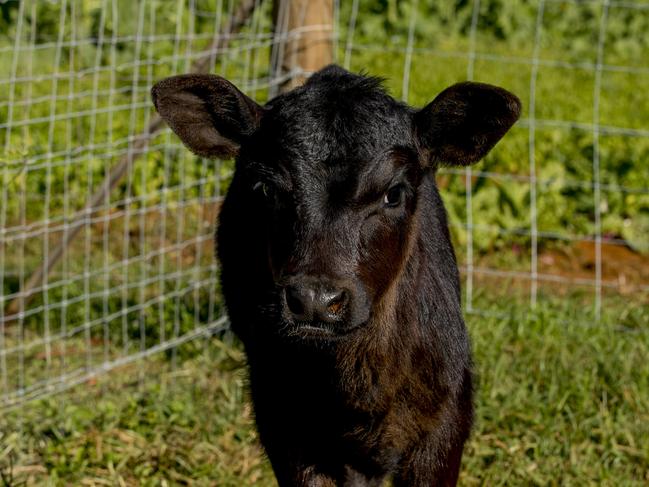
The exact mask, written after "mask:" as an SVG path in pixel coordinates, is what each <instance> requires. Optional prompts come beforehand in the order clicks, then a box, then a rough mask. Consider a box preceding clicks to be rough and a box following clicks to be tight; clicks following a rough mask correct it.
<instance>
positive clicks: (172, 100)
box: [151, 74, 264, 157]
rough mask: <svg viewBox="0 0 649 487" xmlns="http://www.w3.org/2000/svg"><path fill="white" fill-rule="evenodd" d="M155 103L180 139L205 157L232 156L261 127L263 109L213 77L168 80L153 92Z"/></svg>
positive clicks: (226, 81)
mask: <svg viewBox="0 0 649 487" xmlns="http://www.w3.org/2000/svg"><path fill="white" fill-rule="evenodd" d="M151 96H152V98H153V104H154V105H155V107H156V110H158V113H159V114H160V116H161V117H162V119H163V120H164V121H165V122H167V124H168V125H169V127H171V130H173V131H174V132H175V133H176V135H178V137H180V140H182V141H183V143H184V144H185V145H186V146H187V147H188V148H189V149H190V150H191V151H192V152H194V153H196V154H198V155H199V156H203V157H230V156H235V155H237V154H238V152H239V147H240V145H241V142H242V141H243V139H244V138H245V137H246V136H248V135H250V134H252V133H253V132H254V131H255V130H256V129H257V128H258V127H259V121H260V120H261V116H262V113H263V110H264V109H263V108H262V107H261V106H260V105H258V104H257V103H255V102H254V101H253V100H252V99H250V98H249V97H247V96H246V95H244V94H243V93H242V92H241V91H239V89H237V87H236V86H234V85H233V84H232V83H230V82H229V81H228V80H226V79H224V78H221V77H220V76H215V75H212V74H184V75H180V76H172V77H171V78H166V79H164V80H162V81H160V82H159V83H156V85H155V86H154V87H153V88H152V90H151Z"/></svg>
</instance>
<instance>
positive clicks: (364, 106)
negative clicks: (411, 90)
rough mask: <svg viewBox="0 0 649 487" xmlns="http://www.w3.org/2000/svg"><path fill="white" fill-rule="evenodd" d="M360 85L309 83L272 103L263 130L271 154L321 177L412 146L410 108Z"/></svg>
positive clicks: (370, 86)
mask: <svg viewBox="0 0 649 487" xmlns="http://www.w3.org/2000/svg"><path fill="white" fill-rule="evenodd" d="M356 80H360V81H357V83H356V84H353V83H352V84H351V86H350V83H349V80H347V83H345V82H342V81H341V82H340V83H331V82H329V83H322V82H320V83H318V82H316V83H310V84H307V85H306V86H305V87H303V88H301V89H299V90H296V91H294V92H291V93H289V94H287V95H286V96H281V97H279V98H277V99H276V100H274V101H273V102H271V104H270V106H269V111H268V113H267V116H266V117H264V120H263V121H262V126H261V132H263V133H265V137H264V139H265V143H266V144H268V145H270V147H267V150H268V151H269V152H268V153H269V154H272V155H273V156H275V157H277V158H278V159H279V160H280V161H281V162H282V163H283V164H285V165H288V166H290V168H291V169H293V170H294V171H298V172H301V171H306V172H311V171H310V170H315V173H316V174H321V175H322V174H323V171H322V169H323V168H325V167H331V168H334V167H336V168H337V171H335V172H340V169H341V168H342V169H347V170H349V171H352V172H353V171H354V169H360V168H361V167H360V166H363V165H365V164H368V163H371V162H372V160H373V159H375V158H376V156H377V155H378V154H380V153H382V152H385V151H387V150H389V149H390V148H392V147H395V146H411V145H413V144H412V131H411V123H412V122H411V121H412V118H411V112H410V109H409V108H408V107H407V106H405V105H403V104H401V103H399V102H397V101H395V100H394V99H393V98H391V97H390V96H388V95H387V94H386V93H385V92H384V91H383V90H382V89H381V88H380V87H379V86H378V84H377V83H376V82H374V83H373V84H370V83H365V84H363V83H362V81H363V80H366V79H365V78H362V77H357V78H356ZM266 144H264V145H266ZM326 172H328V171H326Z"/></svg>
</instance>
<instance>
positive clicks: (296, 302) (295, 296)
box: [286, 287, 304, 317]
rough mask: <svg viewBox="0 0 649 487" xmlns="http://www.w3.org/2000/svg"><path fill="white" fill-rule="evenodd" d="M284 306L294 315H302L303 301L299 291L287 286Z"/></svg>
mask: <svg viewBox="0 0 649 487" xmlns="http://www.w3.org/2000/svg"><path fill="white" fill-rule="evenodd" d="M286 306H288V309H289V311H290V312H291V313H293V315H294V316H298V317H299V316H303V315H304V303H303V302H302V296H301V294H300V292H299V291H298V290H297V289H296V288H294V287H289V288H287V289H286Z"/></svg>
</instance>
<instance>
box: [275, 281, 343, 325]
mask: <svg viewBox="0 0 649 487" xmlns="http://www.w3.org/2000/svg"><path fill="white" fill-rule="evenodd" d="M284 289H285V293H286V307H287V311H288V314H289V315H290V316H291V317H292V318H293V319H294V320H295V321H321V322H326V323H335V322H339V321H341V320H342V319H343V315H344V311H345V307H346V306H347V304H348V301H349V295H348V293H347V291H346V290H344V289H335V288H329V287H325V286H321V285H317V284H307V283H301V284H300V283H296V284H293V285H290V286H286V287H285V288H284Z"/></svg>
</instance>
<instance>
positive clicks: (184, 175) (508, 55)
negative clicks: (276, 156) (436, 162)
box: [0, 0, 649, 409]
mask: <svg viewBox="0 0 649 487" xmlns="http://www.w3.org/2000/svg"><path fill="white" fill-rule="evenodd" d="M280 4H281V2H280ZM375 4H376V2H371V1H360V0H352V1H348V2H334V16H333V17H334V19H335V21H334V25H333V26H332V27H331V30H332V32H333V35H332V42H333V44H334V49H333V53H334V60H335V61H337V62H338V63H340V64H342V65H344V66H345V67H347V68H349V69H352V70H354V71H360V70H367V71H369V72H370V73H372V74H377V75H381V76H385V77H386V78H387V81H386V85H387V86H388V88H389V89H390V91H391V93H392V94H393V95H394V96H395V97H400V98H402V99H403V100H405V101H408V102H409V103H411V104H414V105H419V106H422V105H423V104H425V103H426V102H428V101H430V99H431V98H432V97H433V96H434V95H435V94H436V93H437V92H439V91H440V90H441V89H443V88H444V87H446V86H448V85H449V84H451V83H453V82H456V81H460V80H464V79H473V80H479V81H485V82H491V83H495V84H500V85H502V86H504V87H506V88H508V89H510V90H512V91H513V92H515V93H517V94H518V95H519V96H520V97H521V98H522V99H523V103H524V107H525V109H524V110H525V111H524V115H523V119H522V120H521V122H520V123H519V124H518V125H517V126H516V127H515V128H514V129H513V131H512V133H511V134H510V135H509V136H508V137H507V138H506V139H505V140H504V141H503V142H502V143H501V144H500V145H499V146H498V147H497V148H496V149H495V150H494V151H493V153H492V154H491V155H490V156H489V157H488V158H487V159H486V161H485V162H484V163H482V164H481V165H479V166H476V167H474V168H467V169H462V170H455V169H444V170H442V171H441V172H440V175H439V178H438V180H439V186H440V188H442V192H443V195H444V197H445V199H446V201H447V206H448V210H449V213H450V217H451V225H452V230H453V236H454V240H455V242H456V245H457V247H456V248H457V252H458V258H459V260H460V263H461V267H462V271H463V275H464V289H465V301H464V302H465V306H466V310H467V311H468V312H473V313H490V312H492V311H493V308H494V307H493V306H492V305H493V304H494V303H498V302H500V301H502V300H503V299H506V298H507V297H510V296H512V295H514V294H516V295H523V296H524V298H525V299H527V300H529V307H530V309H534V308H535V307H538V306H539V304H540V303H542V305H543V306H554V305H556V306H560V305H561V302H562V301H561V297H562V296H565V295H566V294H567V293H570V294H571V295H575V294H577V295H579V296H580V299H581V301H580V302H583V307H582V308H581V309H576V310H569V312H568V313H566V316H567V317H568V318H567V322H568V323H569V324H578V325H597V326H604V325H607V326H608V325H613V326H623V327H625V328H628V329H635V330H644V329H646V326H645V325H646V322H645V321H644V320H645V319H646V316H647V313H646V312H647V303H648V302H649V299H648V296H649V260H648V259H647V258H646V257H645V255H646V253H647V252H649V240H648V239H647V237H646V236H647V235H649V176H647V171H646V170H645V169H644V168H643V163H645V164H646V162H647V161H648V160H649V104H648V103H646V102H647V98H646V94H645V90H643V86H646V78H647V77H649V54H647V53H649V49H646V48H647V47H649V46H646V44H648V43H649V40H647V39H646V32H647V31H646V30H645V28H649V4H646V3H641V2H621V1H606V0H602V1H583V2H581V1H579V2H578V1H574V0H568V1H559V0H538V1H524V0H518V1H514V2H508V3H506V4H505V3H502V2H500V3H499V2H496V1H490V0H482V1H481V0H473V1H472V2H455V1H447V2H437V3H435V5H431V4H429V3H428V2H417V0H413V1H412V2H402V3H397V2H388V7H386V8H387V10H386V11H385V12H383V11H378V12H376V11H375ZM0 6H1V7H2V8H1V13H2V21H1V22H2V23H1V24H0V25H1V26H2V29H3V30H4V31H5V34H6V36H5V37H4V39H3V40H2V41H1V42H0V85H2V87H3V89H2V90H1V93H2V94H1V95H0V142H2V143H3V144H4V155H3V158H2V162H1V166H0V178H1V179H0V290H1V291H0V409H8V408H13V407H16V406H18V405H21V404H24V403H26V402H28V401H30V400H33V399H35V398H39V397H43V396H44V395H48V394H52V393H54V392H57V391H60V390H63V389H66V388H69V387H71V386H74V385H77V384H81V383H84V382H85V381H87V380H88V379H90V378H92V377H94V376H96V375H98V374H103V373H106V372H108V371H110V370H112V369H115V368H117V367H121V366H123V365H125V364H127V363H131V362H135V361H138V360H141V359H144V358H146V357H148V356H151V355H154V354H166V356H167V357H168V359H169V360H170V361H171V362H173V361H175V360H178V353H177V351H178V346H179V345H180V344H182V343H185V342H191V341H195V340H197V339H198V338H200V337H204V336H206V335H210V334H211V333H214V332H215V331H217V330H221V329H223V328H224V327H226V326H227V324H226V318H225V314H224V309H223V306H222V302H221V299H220V297H219V284H218V267H217V263H216V261H215V259H214V257H213V239H212V233H213V229H214V221H215V218H216V215H217V213H218V208H219V202H220V201H221V198H222V195H223V194H224V192H225V191H226V189H227V185H228V182H229V179H230V176H231V172H232V170H233V165H232V164H233V163H232V161H210V160H205V159H201V158H198V157H196V156H193V155H192V154H190V153H189V152H188V151H187V150H186V149H184V148H183V147H182V146H181V145H180V143H179V141H178V139H177V138H175V137H174V136H172V134H171V133H170V132H169V130H167V129H165V128H164V127H163V126H162V124H161V123H160V122H159V120H158V119H157V117H156V115H155V113H154V110H153V107H152V104H151V102H150V99H149V90H150V87H151V85H152V84H153V83H154V82H155V81H156V80H159V79H161V78H163V77H165V76H168V75H171V74H175V73H182V72H188V71H192V70H199V71H206V72H212V73H217V74H221V75H223V76H225V77H227V78H229V79H230V80H232V81H233V82H234V83H235V84H237V85H238V86H239V87H240V88H241V89H242V90H243V91H245V92H246V93H248V94H249V95H251V96H252V97H254V98H256V99H257V100H259V101H264V100H266V99H267V98H268V97H269V96H272V94H274V93H275V92H276V91H277V88H278V87H279V86H280V85H282V84H283V83H285V82H286V81H287V80H290V79H292V78H295V77H299V76H301V75H303V74H307V75H308V74H309V73H308V70H307V72H306V73H305V72H304V71H305V70H301V69H300V67H299V66H295V67H294V68H295V69H293V70H292V71H290V72H279V71H277V70H274V69H273V68H272V66H271V62H275V63H276V62H277V59H278V57H280V56H281V49H280V46H282V45H283V43H285V42H286V39H287V38H291V36H293V37H295V36H300V35H302V34H303V33H304V31H300V30H299V29H297V30H293V31H288V32H283V33H281V34H279V33H277V32H275V31H274V29H273V12H272V8H271V7H272V5H271V4H270V2H263V1H262V0H255V1H245V0H242V1H235V0H178V1H172V2H170V1H162V0H141V1H139V2H132V1H124V0H83V1H74V0H59V1H52V2H42V1H36V0H23V1H13V2H12V1H9V2H4V3H0ZM373 9H374V10H373ZM577 27H578V28H577ZM629 53H630V54H629ZM273 59H274V60H275V61H273ZM280 64H281V63H280ZM500 309H502V306H501V307H500ZM181 358H182V357H181Z"/></svg>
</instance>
